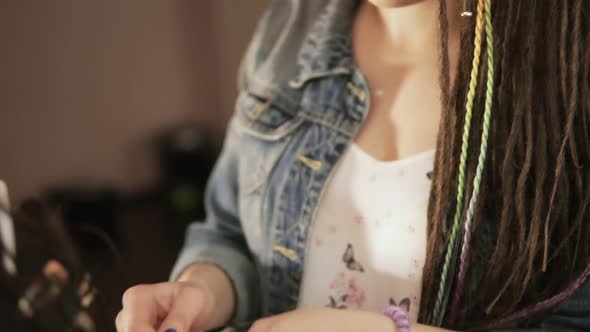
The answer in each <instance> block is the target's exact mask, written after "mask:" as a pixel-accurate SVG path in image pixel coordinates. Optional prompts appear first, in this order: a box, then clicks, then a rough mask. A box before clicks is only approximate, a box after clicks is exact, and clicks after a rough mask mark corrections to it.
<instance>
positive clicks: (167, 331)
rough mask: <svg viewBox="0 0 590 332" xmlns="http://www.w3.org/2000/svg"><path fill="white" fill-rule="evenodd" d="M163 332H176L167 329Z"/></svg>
mask: <svg viewBox="0 0 590 332" xmlns="http://www.w3.org/2000/svg"><path fill="white" fill-rule="evenodd" d="M164 332H176V330H175V329H167V330H166V331H164Z"/></svg>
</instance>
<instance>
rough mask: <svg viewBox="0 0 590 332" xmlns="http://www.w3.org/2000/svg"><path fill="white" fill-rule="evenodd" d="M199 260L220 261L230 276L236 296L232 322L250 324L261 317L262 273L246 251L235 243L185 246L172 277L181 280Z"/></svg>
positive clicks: (223, 269) (209, 262) (221, 266)
mask: <svg viewBox="0 0 590 332" xmlns="http://www.w3.org/2000/svg"><path fill="white" fill-rule="evenodd" d="M199 263H203V264H213V265H216V266H217V267H219V268H220V269H221V270H222V271H224V272H225V273H226V274H227V276H228V277H229V279H230V281H231V283H232V285H233V289H234V295H235V299H236V308H235V311H234V314H233V318H232V320H231V321H230V325H237V326H242V325H248V324H250V323H252V322H253V321H254V320H256V319H257V318H258V313H259V307H260V306H259V302H258V300H259V292H257V290H258V289H259V283H258V273H257V272H256V269H255V267H254V264H253V263H252V262H251V261H250V260H249V259H248V258H247V257H246V256H245V255H244V254H242V253H241V252H239V251H238V250H236V249H234V248H232V247H228V246H224V245H219V244H215V243H201V244H199V245H191V246H188V247H185V248H184V249H183V250H182V251H181V253H180V256H179V258H178V260H177V261H176V264H175V266H174V268H173V270H172V275H171V277H170V280H171V281H174V280H177V279H178V278H179V277H180V274H181V273H182V272H183V271H184V270H185V269H186V268H188V267H189V266H190V265H193V264H199Z"/></svg>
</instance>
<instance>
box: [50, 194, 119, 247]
mask: <svg viewBox="0 0 590 332" xmlns="http://www.w3.org/2000/svg"><path fill="white" fill-rule="evenodd" d="M44 200H45V201H46V202H47V203H48V204H50V205H51V206H53V207H55V208H58V209H59V210H60V212H61V214H62V216H63V220H64V222H65V223H66V224H67V225H70V226H80V225H92V226H95V227H98V228H99V229H101V230H102V231H104V232H105V233H106V234H108V236H110V237H111V238H113V239H115V240H116V239H118V238H119V236H118V232H117V227H116V222H117V220H116V219H117V208H118V205H119V198H118V195H117V192H116V191H115V190H113V189H110V188H106V187H103V188H90V187H81V186H70V187H67V186H63V187H58V188H53V189H50V190H48V191H47V192H46V194H45V195H44ZM84 246H85V247H87V249H91V248H90V247H92V243H86V244H84Z"/></svg>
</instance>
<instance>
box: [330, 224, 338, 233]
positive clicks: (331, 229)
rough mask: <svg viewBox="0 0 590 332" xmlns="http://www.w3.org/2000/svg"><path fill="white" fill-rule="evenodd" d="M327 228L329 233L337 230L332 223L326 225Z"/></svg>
mask: <svg viewBox="0 0 590 332" xmlns="http://www.w3.org/2000/svg"><path fill="white" fill-rule="evenodd" d="M328 230H329V231H330V233H336V231H337V230H338V229H337V228H336V226H334V225H330V226H328Z"/></svg>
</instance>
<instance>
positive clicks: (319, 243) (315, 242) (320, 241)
mask: <svg viewBox="0 0 590 332" xmlns="http://www.w3.org/2000/svg"><path fill="white" fill-rule="evenodd" d="M313 244H314V245H315V246H316V247H318V248H319V247H321V246H322V240H320V239H317V238H316V239H315V241H314V242H313Z"/></svg>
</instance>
